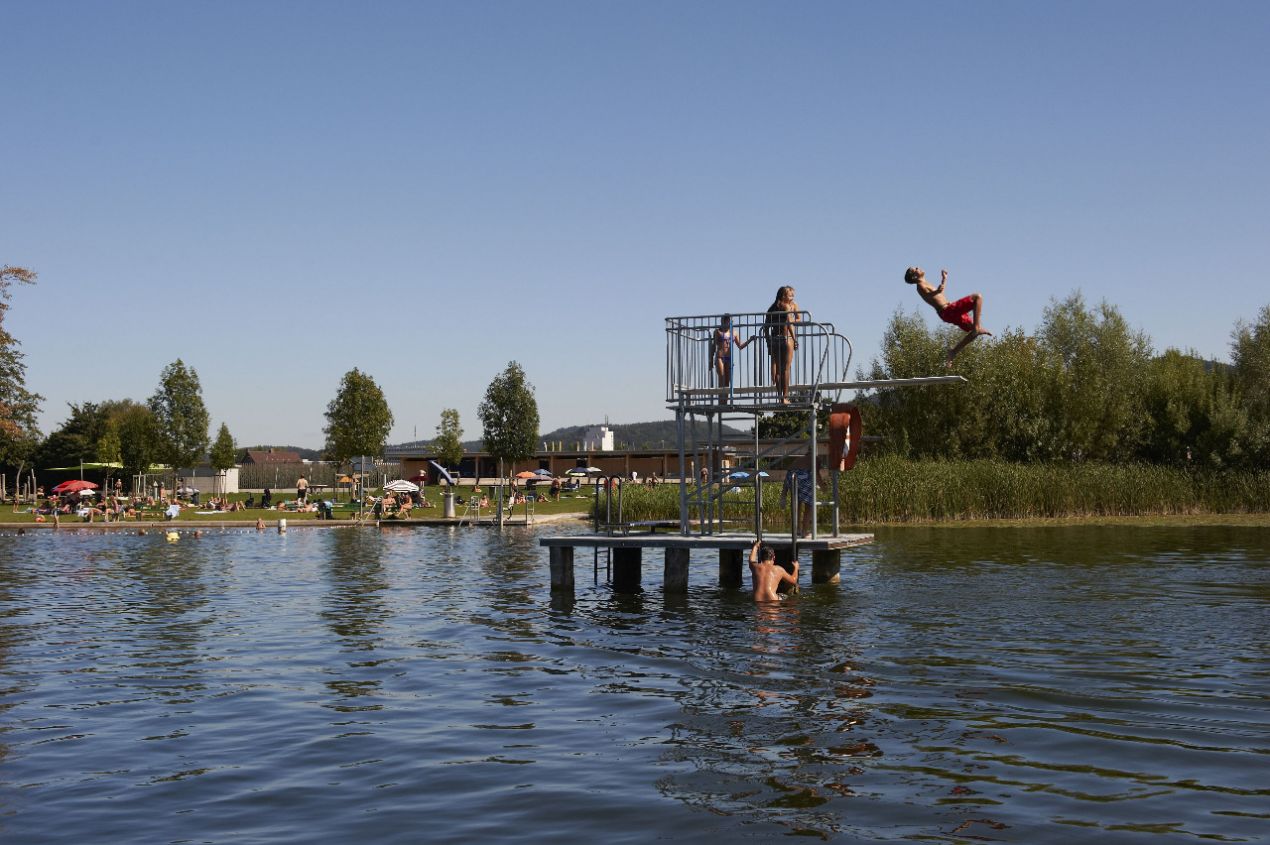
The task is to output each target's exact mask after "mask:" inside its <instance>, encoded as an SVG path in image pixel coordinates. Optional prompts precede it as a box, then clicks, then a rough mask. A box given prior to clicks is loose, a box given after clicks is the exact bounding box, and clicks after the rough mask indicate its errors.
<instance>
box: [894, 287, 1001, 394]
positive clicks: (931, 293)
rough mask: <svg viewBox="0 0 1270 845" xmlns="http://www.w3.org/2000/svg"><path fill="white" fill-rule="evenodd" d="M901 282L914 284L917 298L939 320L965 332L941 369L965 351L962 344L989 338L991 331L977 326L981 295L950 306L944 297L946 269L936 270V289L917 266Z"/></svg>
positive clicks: (980, 311) (973, 295)
mask: <svg viewBox="0 0 1270 845" xmlns="http://www.w3.org/2000/svg"><path fill="white" fill-rule="evenodd" d="M904 281H905V282H907V283H908V284H910V285H917V295H918V296H920V297H921V298H922V301H924V302H925V303H926V304H927V305H929V306H930V307H931V308H934V309H935V313H936V314H938V315H939V319H941V320H943V321H944V322H945V323H950V324H952V325H954V326H956V327H957V328H959V329H961V330H962V331H963V332H965V333H966V336H965V337H963V338H962V339H961V340H960V341H959V342H958V343H957V345H956V346H954V347H953V348H952V349H949V350H948V358H947V359H946V360H945V361H944V366H945V367H948V368H949V369H951V368H952V362H953V359H954V358H956V357H957V353H958V352H960V351H961V350H963V349H965V348H966V344H968V343H970V341H972V340H974V339H975V338H977V337H978V336H979V335H981V334H986V335H989V336H991V335H992V332H990V331H988V330H987V329H985V328H984V327H983V326H982V325H980V323H979V318H980V316H981V315H982V314H983V297H982V296H980V295H979V294H977V293H972V294H970V295H969V296H963V297H962V298H961V299H959V300H957V301H956V302H952V303H950V302H949V301H948V300H947V299H946V298H945V297H944V286H945V285H947V284H948V271H947V270H940V271H939V287H932V286H931V284H930V282H928V281H926V271H925V270H923V269H922V268H921V267H909V268H908V269H907V270H905V271H904ZM971 311H973V312H974V317H973V318H972V317H971V316H970V312H971Z"/></svg>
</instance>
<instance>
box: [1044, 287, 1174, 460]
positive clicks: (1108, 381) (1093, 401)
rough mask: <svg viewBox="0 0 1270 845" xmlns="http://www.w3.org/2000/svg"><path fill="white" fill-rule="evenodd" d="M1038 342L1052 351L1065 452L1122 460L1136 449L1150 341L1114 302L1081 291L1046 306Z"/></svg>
mask: <svg viewBox="0 0 1270 845" xmlns="http://www.w3.org/2000/svg"><path fill="white" fill-rule="evenodd" d="M1038 334H1039V337H1040V340H1041V343H1042V344H1044V345H1045V346H1046V347H1047V348H1048V349H1049V351H1050V352H1051V353H1052V354H1054V355H1056V356H1057V359H1058V362H1059V371H1058V384H1057V387H1058V389H1059V391H1060V392H1061V394H1062V397H1063V399H1062V401H1063V413H1062V414H1061V419H1062V420H1063V422H1064V425H1063V430H1062V431H1061V434H1060V436H1061V439H1062V441H1063V444H1062V446H1063V449H1064V451H1066V455H1064V457H1068V458H1074V459H1093V460H1111V461H1114V460H1121V459H1124V458H1125V457H1126V456H1127V455H1130V454H1133V453H1134V452H1135V451H1137V446H1138V444H1139V442H1140V434H1141V425H1140V421H1141V419H1142V386H1143V383H1144V375H1145V372H1146V369H1147V364H1148V362H1149V361H1150V358H1151V344H1150V340H1149V339H1148V338H1147V337H1146V335H1144V334H1142V333H1141V332H1134V331H1132V330H1131V329H1130V328H1129V324H1128V321H1126V320H1125V318H1124V317H1123V316H1122V315H1121V314H1120V312H1119V310H1117V309H1116V307H1115V306H1114V305H1111V304H1110V303H1107V302H1105V301H1104V302H1102V303H1100V304H1099V305H1098V307H1097V308H1092V309H1091V308H1089V307H1087V306H1086V305H1085V300H1084V297H1082V296H1081V294H1080V292H1079V291H1078V292H1076V293H1073V294H1072V295H1071V296H1069V297H1067V299H1064V300H1062V301H1058V302H1051V303H1050V305H1049V307H1047V308H1046V309H1045V315H1044V318H1043V320H1042V325H1041V329H1040V332H1039V333H1038Z"/></svg>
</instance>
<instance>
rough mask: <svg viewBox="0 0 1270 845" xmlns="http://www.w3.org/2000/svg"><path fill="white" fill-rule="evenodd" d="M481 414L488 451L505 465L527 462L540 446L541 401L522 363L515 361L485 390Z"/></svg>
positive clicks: (499, 467)
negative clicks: (539, 415)
mask: <svg viewBox="0 0 1270 845" xmlns="http://www.w3.org/2000/svg"><path fill="white" fill-rule="evenodd" d="M477 414H478V416H480V418H481V425H482V426H483V427H484V436H483V440H484V446H485V451H486V452H489V453H490V455H492V456H493V457H495V458H497V459H498V474H499V475H500V476H502V475H503V465H504V462H507V463H509V464H510V463H515V462H516V461H523V460H527V459H528V458H529V457H531V456H532V455H533V453H534V447H535V446H536V445H537V444H538V402H537V400H536V399H534V389H533V386H532V385H530V384H529V383H528V382H527V381H526V380H525V371H524V370H523V369H521V366H520V364H518V363H516V362H515V361H511V362H509V363H508V364H507V368H506V369H505V370H503V372H502V373H500V374H499V375H498V376H497V377H495V379H494V380H493V381H492V382H490V384H489V387H488V388H487V389H486V390H485V398H484V399H483V400H482V401H481V405H480V407H479V408H478V409H477Z"/></svg>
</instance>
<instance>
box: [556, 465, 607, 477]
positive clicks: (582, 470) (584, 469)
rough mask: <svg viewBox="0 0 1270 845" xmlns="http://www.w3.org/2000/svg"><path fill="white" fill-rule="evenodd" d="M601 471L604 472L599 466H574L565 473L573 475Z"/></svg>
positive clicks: (597, 473)
mask: <svg viewBox="0 0 1270 845" xmlns="http://www.w3.org/2000/svg"><path fill="white" fill-rule="evenodd" d="M602 472H604V470H602V469H600V468H599V467H574V468H573V469H571V470H569V471H568V472H566V473H565V475H574V476H579V475H599V474H600V473H602Z"/></svg>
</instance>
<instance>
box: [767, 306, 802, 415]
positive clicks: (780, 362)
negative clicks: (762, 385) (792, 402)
mask: <svg viewBox="0 0 1270 845" xmlns="http://www.w3.org/2000/svg"><path fill="white" fill-rule="evenodd" d="M798 311H799V308H798V303H797V302H795V301H794V288H793V287H792V286H791V285H783V286H782V287H780V288H778V289H777V291H776V301H775V302H773V303H772V304H771V305H770V306H769V307H768V309H767V317H766V319H765V320H764V321H763V333H764V334H765V335H766V336H767V352H768V354H769V355H771V356H772V384H773V385H775V386H776V391H777V393H779V394H780V403H781V404H782V405H788V404H789V370H790V367H791V365H792V364H793V362H794V350H796V349H797V348H798V339H797V337H796V335H795V334H794V323H797V322H798V321H799V319H801V318H800V317H799V315H798Z"/></svg>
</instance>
